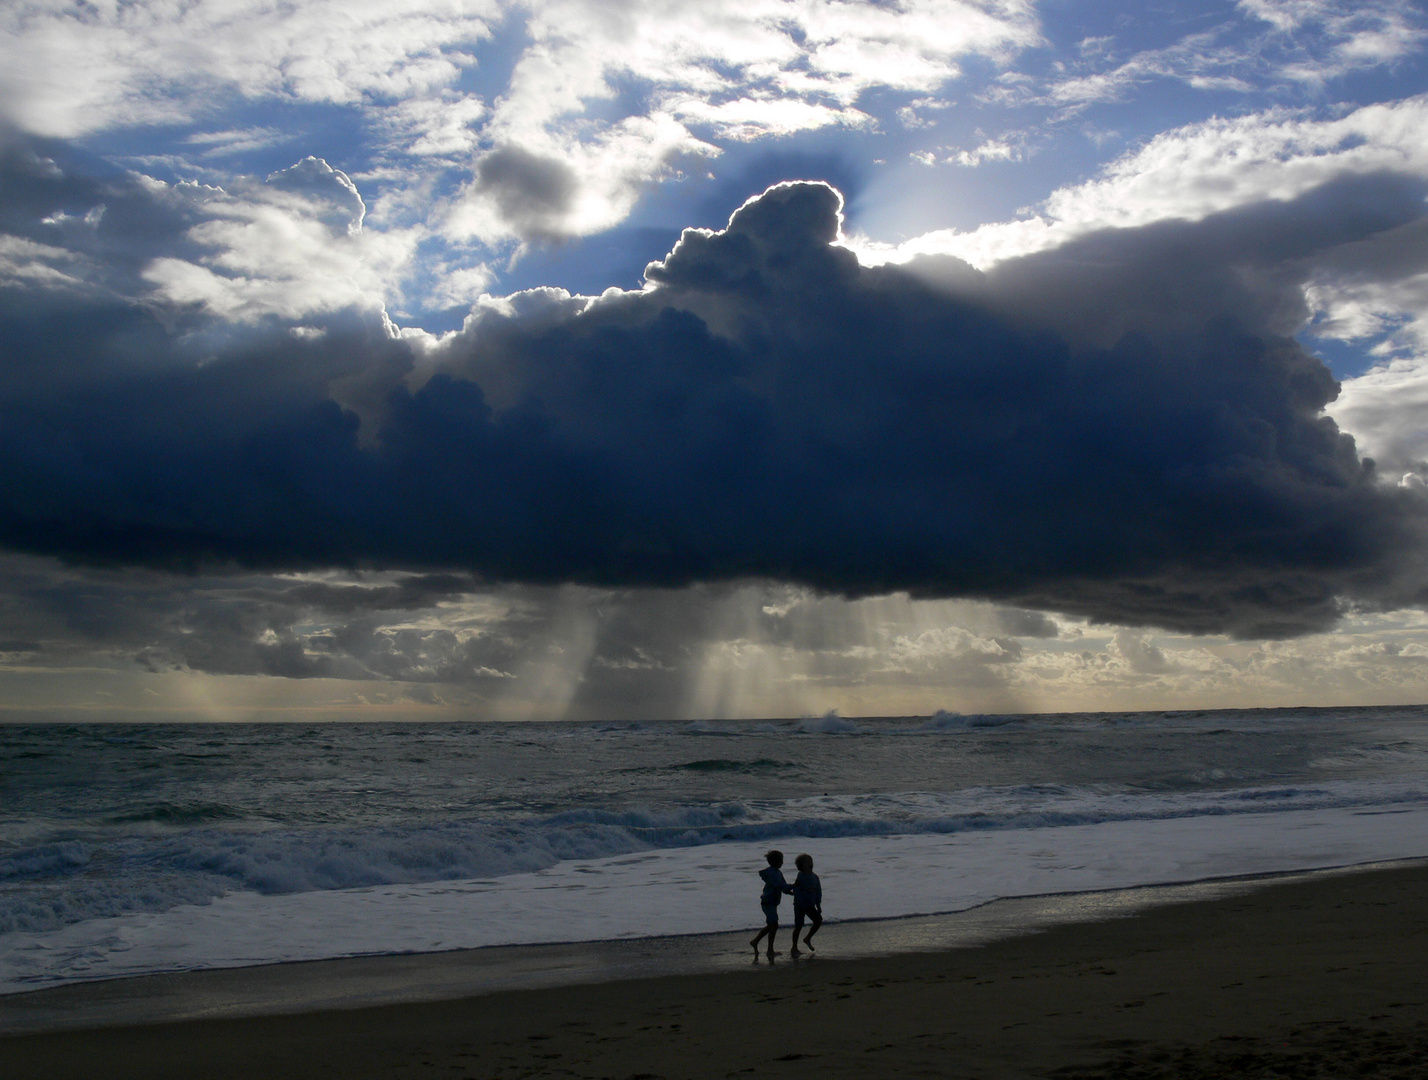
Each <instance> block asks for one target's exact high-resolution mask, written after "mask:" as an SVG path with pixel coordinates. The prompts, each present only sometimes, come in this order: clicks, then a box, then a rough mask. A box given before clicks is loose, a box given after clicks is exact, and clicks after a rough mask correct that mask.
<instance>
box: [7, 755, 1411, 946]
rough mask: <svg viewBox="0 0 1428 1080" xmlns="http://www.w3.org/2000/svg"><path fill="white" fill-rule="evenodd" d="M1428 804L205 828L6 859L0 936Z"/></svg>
mask: <svg viewBox="0 0 1428 1080" xmlns="http://www.w3.org/2000/svg"><path fill="white" fill-rule="evenodd" d="M709 760H710V761H720V760H722V759H709ZM687 764H696V763H687ZM738 764H745V763H738ZM771 764H773V765H777V766H779V767H783V766H782V763H778V762H773V763H771ZM1424 804H1428V790H1425V789H1424V788H1423V787H1422V786H1419V785H1412V784H1391V783H1372V784H1355V783H1334V784H1325V785H1320V786H1305V787H1296V786H1279V787H1267V788H1253V789H1236V790H1229V791H1221V792H1214V793H1205V792H1197V793H1180V794H1173V793H1171V794H1166V793H1147V792H1130V791H1124V790H1120V791H1101V790H1096V789H1091V788H1075V787H1067V786H1032V785H1023V786H1015V787H1003V788H984V789H973V790H967V791H962V792H957V793H951V794H943V793H932V792H908V793H900V794H895V795H886V794H883V795H841V796H839V795H834V796H826V797H822V798H809V799H799V800H790V801H779V802H751V803H740V802H725V803H718V804H703V805H696V806H680V807H671V808H667V809H627V810H606V809H599V808H585V809H577V810H570V811H565V812H562V813H558V814H553V815H547V816H543V817H532V818H527V819H523V820H519V821H511V822H505V823H493V822H483V821H469V820H468V821H451V822H441V823H430V824H426V825H420V826H405V827H389V828H378V827H368V828H357V827H331V828H304V829H283V828H276V827H272V828H264V829H258V828H251V827H250V828H247V829H238V828H233V827H227V828H225V827H222V826H220V825H215V824H209V825H206V826H204V827H198V828H192V829H188V830H185V831H183V832H181V833H177V834H163V835H152V834H143V835H127V836H124V837H120V838H114V837H91V838H88V839H86V838H76V837H74V836H68V837H62V838H58V839H56V840H54V841H51V842H41V843H32V844H29V845H27V846H25V847H22V848H18V849H11V850H9V851H5V852H0V933H10V932H15V931H44V930H51V929H57V928H58V927H60V926H64V925H66V924H69V923H74V922H80V921H84V920H87V919H94V918H103V917H109V916H114V915H121V914H125V913H128V912H136V911H163V910H167V909H168V908H171V907H174V906H177V905H179V904H202V903H207V902H208V901H209V900H212V899H213V898H215V897H218V896H222V895H225V894H227V893H231V892H237V891H251V892H257V893H262V894H281V893H296V892H309V891H323V890H333V889H350V888H358V887H364V886H376V885H392V884H416V883H422V882H439V881H456V880H472V879H489V878H496V877H501V876H504V875H508V874H514V873H521V872H534V871H540V870H544V869H546V868H549V867H551V866H554V865H555V864H557V863H561V862H571V861H575V862H579V861H582V860H592V859H601V858H606V857H610V856H616V855H625V854H631V853H635V852H639V851H647V850H650V849H654V848H678V847H696V846H701V845H707V844H718V843H724V842H737V841H759V842H765V841H772V840H779V839H786V838H791V837H810V838H818V839H836V838H841V837H871V836H892V835H900V834H918V833H933V834H955V833H959V832H971V831H987V830H1035V829H1047V828H1056V827H1064V826H1095V825H1100V824H1105V823H1109V822H1119V821H1144V820H1156V819H1171V818H1188V817H1208V816H1227V817H1228V816H1234V815H1245V814H1256V815H1259V814H1274V813H1281V812H1285V811H1296V810H1312V809H1326V808H1359V809H1360V810H1362V811H1363V812H1386V811H1392V810H1393V809H1395V808H1404V807H1409V808H1415V807H1419V806H1422V805H1424Z"/></svg>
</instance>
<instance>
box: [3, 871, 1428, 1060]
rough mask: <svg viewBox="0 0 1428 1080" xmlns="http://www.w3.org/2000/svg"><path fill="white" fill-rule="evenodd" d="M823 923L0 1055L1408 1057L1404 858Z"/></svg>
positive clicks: (1424, 950)
mask: <svg viewBox="0 0 1428 1080" xmlns="http://www.w3.org/2000/svg"><path fill="white" fill-rule="evenodd" d="M838 935H839V927H837V926H829V927H827V928H825V930H824V932H823V934H821V935H820V939H815V943H816V944H819V945H820V952H819V955H818V956H817V957H816V958H812V959H803V960H799V961H797V962H793V961H789V960H788V959H787V958H784V959H783V960H781V961H780V962H779V963H777V964H776V965H774V966H773V967H769V966H768V965H766V964H762V963H761V964H758V965H757V966H755V965H753V964H751V963H747V961H746V964H747V966H746V967H745V969H744V970H735V971H722V972H710V973H703V974H686V975H670V976H661V977H655V978H640V979H627V980H624V981H616V982H606V983H599V984H588V985H580V986H565V987H549V988H543V989H528V990H506V991H501V992H495V993H487V994H482V995H479V996H474V997H467V998H465V999H462V1000H449V1001H435V1002H425V1003H423V1002H416V1001H413V1002H408V1003H402V1004H391V1005H382V1006H378V1007H369V1008H358V1009H350V1008H349V1009H336V1010H334V1009H328V1010H319V1011H310V1012H303V1013H291V1014H288V1015H277V1016H273V1015H269V1016H252V1017H239V1018H226V1019H204V1020H188V1021H183V1022H170V1023H163V1024H151V1025H146V1026H135V1025H127V1026H119V1027H108V1028H101V1029H95V1030H69V1031H55V1032H51V1033H48V1034H38V1035H33V1034H32V1035H16V1036H10V1037H5V1038H0V1076H3V1077H5V1078H6V1080H28V1078H31V1077H33V1078H41V1077H44V1078H54V1080H62V1078H67V1077H83V1078H85V1080H108V1078H122V1077H136V1078H146V1080H148V1078H152V1080H162V1078H167V1077H184V1078H188V1077H212V1078H222V1077H234V1078H237V1077H243V1078H250V1077H251V1078H257V1077H272V1078H283V1077H303V1078H307V1077H344V1078H362V1077H393V1078H405V1077H457V1078H459V1077H483V1078H484V1077H532V1076H551V1077H567V1076H569V1077H614V1078H618V1080H633V1078H645V1080H652V1078H655V1077H670V1078H676V1077H742V1076H756V1077H757V1076H776V1077H790V1078H793V1077H810V1078H812V1077H840V1076H859V1077H864V1076H871V1077H882V1076H888V1077H893V1076H898V1077H901V1076H939V1077H969V1078H970V1077H978V1078H1000V1077H1043V1076H1057V1077H1061V1078H1063V1080H1089V1078H1091V1077H1131V1078H1139V1077H1220V1076H1224V1077H1232V1076H1233V1077H1324V1078H1329V1077H1333V1078H1347V1077H1359V1076H1372V1077H1414V1078H1423V1077H1428V985H1425V980H1428V865H1425V864H1413V865H1410V866H1406V867H1405V866H1397V867H1393V868H1388V869H1375V870H1367V871H1364V872H1359V873H1347V874H1334V875H1325V876H1314V877H1309V878H1297V879H1289V880H1286V881H1282V882H1277V883H1272V884H1265V885H1263V886H1262V887H1259V888H1256V889H1254V890H1253V891H1250V892H1247V893H1242V894H1240V895H1231V896H1228V897H1222V898H1221V899H1215V900H1209V901H1201V902H1194V903H1180V904H1171V905H1167V906H1159V907H1151V908H1148V909H1144V910H1142V911H1141V913H1140V914H1137V915H1135V916H1133V917H1127V918H1117V919H1112V920H1109V921H1103V922H1096V923H1088V924H1080V925H1070V926H1059V927H1056V928H1053V929H1050V930H1045V931H1043V932H1040V933H1036V934H1033V935H1030V936H1022V937H1017V938H1013V939H1010V940H1000V941H995V942H993V943H991V944H986V945H981V946H978V947H969V948H959V949H951V950H946V951H940V952H918V953H904V954H900V955H893V956H884V957H868V958H861V959H838V958H837V956H836V954H837V953H838V951H839V940H838ZM787 944H788V938H787V931H785V932H784V934H783V935H782V940H781V941H780V946H781V947H784V948H786V947H787ZM751 955H752V954H751V953H750V954H748V956H750V957H751ZM411 962H414V963H416V964H417V967H418V969H419V968H420V965H421V962H420V961H417V960H413V961H411ZM342 963H348V964H360V963H361V962H359V961H348V962H342ZM351 970H354V971H356V970H359V969H356V968H353V969H351ZM264 971H266V972H267V974H266V975H265V976H264V977H265V978H268V979H270V980H271V979H273V978H279V979H281V978H285V977H288V978H291V977H292V973H290V972H284V969H283V968H271V969H264ZM212 974H214V975H215V976H219V977H227V978H231V977H234V976H236V975H237V973H221V974H220V973H212ZM24 997H26V998H30V997H34V998H36V999H37V1000H38V999H39V998H40V997H41V996H40V995H24Z"/></svg>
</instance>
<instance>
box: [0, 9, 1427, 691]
mask: <svg viewBox="0 0 1428 1080" xmlns="http://www.w3.org/2000/svg"><path fill="white" fill-rule="evenodd" d="M1426 54H1428V18H1425V16H1424V13H1423V12H1422V10H1421V8H1420V7H1418V6H1417V5H1414V4H1411V3H1405V2H1398V0H1384V2H1379V3H1366V4H1365V3H1359V4H1348V3H1338V2H1335V0H1240V2H1238V3H1226V2H1222V3H1178V2H1177V3H1157V4H1132V3H1072V2H1065V0H1063V2H1047V3H1031V2H1022V0H984V2H970V0H903V2H901V3H890V2H870V3H857V2H848V3H835V2H827V0H807V2H791V0H743V2H730V3H723V4H719V5H709V4H694V3H687V4H686V3H668V2H666V3H625V4H619V5H610V4H606V3H602V2H598V0H549V2H546V0H531V2H527V3H501V2H496V0H470V2H463V0H413V2H410V3H404V4H400V5H392V4H388V3H377V2H375V0H345V2H343V3H337V2H335V0H334V2H326V0H324V2H316V3H307V4H302V5H287V6H283V5H279V6H275V5H271V4H266V3H257V2H253V3H247V2H244V0H230V2H225V3H216V2H202V0H201V2H197V3H193V4H189V5H185V6H184V7H183V8H182V9H178V8H175V7H174V6H173V5H169V4H165V3H159V2H152V3H150V2H142V0H140V2H131V3H123V4H120V3H99V4H85V5H75V4H69V3H63V2H60V0H20V2H17V3H13V4H10V5H7V6H6V8H5V10H4V12H3V13H0V102H3V104H0V110H3V113H4V115H3V117H0V124H3V127H0V149H3V151H4V154H5V163H4V176H3V177H0V184H3V186H0V299H3V300H4V307H3V310H0V319H4V321H5V322H6V330H7V333H6V335H5V340H6V341H7V344H6V345H5V346H4V347H3V352H0V362H3V364H4V366H5V368H6V369H7V370H8V373H7V374H5V375H4V376H3V379H0V383H3V385H0V395H3V397H2V398H0V400H3V406H4V409H5V410H6V413H7V415H8V416H10V417H11V420H10V421H8V422H9V423H10V424H11V427H12V430H17V431H20V432H21V434H19V435H15V436H14V437H13V438H12V439H11V440H10V441H9V443H8V444H6V445H4V446H0V470H3V473H4V475H5V476H7V477H8V479H6V480H4V481H3V482H0V543H3V544H4V545H5V548H6V551H7V552H8V554H5V555H3V556H0V700H2V702H3V704H5V706H6V707H7V708H8V709H9V710H10V711H11V713H12V714H13V715H16V716H20V715H27V716H28V715H71V714H73V715H81V716H95V717H99V716H107V715H114V716H123V717H132V716H136V715H147V714H149V713H154V712H157V713H159V714H161V715H172V716H185V717H188V716H201V717H209V716H211V717H215V718H234V717H249V716H260V717H269V716H271V717H282V716H309V715H310V716H324V717H329V716H334V717H336V716H340V717H359V716H364V715H373V716H376V715H382V716H392V715H413V716H428V717H437V716H463V717H482V716H491V717H510V718H525V717H529V718H558V717H590V718H594V717H599V718H610V717H620V716H626V715H641V716H645V715H650V716H653V715H659V716H710V715H726V714H729V715H787V714H790V713H801V712H823V711H825V710H828V709H839V710H842V711H843V712H845V713H848V714H855V713H857V714H864V715H867V714H877V713H883V714H893V713H912V712H931V711H932V710H934V709H936V708H953V709H966V710H1006V709H1037V710H1055V709H1084V708H1107V709H1115V708H1159V707H1201V706H1211V705H1275V704H1301V703H1324V702H1329V701H1333V702H1343V703H1368V702H1375V701H1383V702H1389V701H1419V700H1422V699H1423V698H1424V696H1425V693H1428V622H1426V621H1425V620H1424V618H1423V612H1422V598H1423V597H1424V596H1428V580H1425V579H1424V576H1423V568H1422V567H1421V565H1420V560H1419V558H1418V556H1417V554H1416V552H1417V551H1418V550H1419V540H1420V539H1421V538H1422V535H1423V534H1422V529H1423V524H1424V522H1425V521H1428V511H1425V510H1424V508H1423V506H1422V504H1421V503H1422V499H1423V496H1422V490H1423V488H1424V479H1423V478H1424V477H1428V465H1425V459H1428V426H1425V425H1424V424H1423V423H1422V421H1421V419H1420V417H1421V416H1422V415H1423V413H1422V408H1423V406H1424V405H1425V404H1428V361H1425V355H1428V351H1426V350H1428V322H1425V321H1424V316H1425V314H1428V256H1423V255H1421V254H1419V252H1420V251H1422V250H1424V249H1423V247H1422V241H1423V239H1424V237H1425V228H1426V227H1428V218H1425V215H1424V196H1425V194H1428V150H1425V147H1428V78H1425V75H1428V71H1425V55H1426ZM790 181H812V182H818V183H820V184H826V185H830V186H831V188H832V189H835V190H836V192H837V193H838V194H837V195H836V196H830V197H829V198H831V199H832V200H833V201H829V198H825V197H824V196H823V195H821V194H819V192H824V191H827V190H828V189H827V188H822V187H808V188H801V189H796V188H779V189H776V190H777V191H779V192H782V193H783V194H779V195H775V194H774V193H770V194H769V195H768V196H763V195H762V193H764V192H765V190H766V189H769V188H770V187H771V186H773V185H778V184H784V183H787V182H790ZM749 200H758V201H757V202H755V203H750V204H749V206H748V207H747V208H746V212H745V214H744V217H743V219H742V221H743V224H741V225H739V226H737V227H734V228H731V230H730V233H729V234H728V236H723V235H722V234H719V233H718V230H723V229H725V227H726V226H728V225H729V223H730V215H731V214H733V213H734V212H735V211H736V210H738V209H739V208H740V207H741V206H744V205H745V204H746V202H747V201H749ZM833 214H837V215H840V216H839V217H837V218H836V219H835V218H834V217H831V216H829V215H833ZM691 228H692V229H696V230H705V232H703V233H693V234H689V237H690V239H688V240H687V242H686V243H684V244H682V245H681V248H680V252H682V255H681V254H680V252H676V253H675V255H670V252H671V250H672V249H673V248H674V245H675V244H676V243H677V242H679V241H680V237H681V235H682V234H683V231H684V230H686V229H691ZM826 229H833V230H834V231H835V232H836V236H835V235H827V236H825V232H824V230H826ZM741 237H742V238H743V239H741ZM830 240H831V241H832V247H831V248H830V247H829V241H830ZM740 244H743V245H744V246H743V247H740V246H739V245H740ZM749 244H752V245H753V247H749V246H748V245H749ZM805 244H812V245H813V246H812V247H811V248H805V247H804V246H803V245H805ZM751 251H757V252H758V254H757V256H756V257H755V256H753V255H750V252H751ZM840 252H841V253H842V254H839V253H840ZM750 258H756V264H754V263H747V260H748V259H750ZM730 260H733V261H732V262H731V261H730ZM739 260H744V262H740V261H739ZM758 260H762V261H758ZM850 260H851V261H850ZM656 262H658V263H660V264H661V265H662V267H663V269H662V270H660V271H657V272H655V273H654V274H653V276H652V277H651V278H650V279H649V280H648V281H647V280H646V278H645V267H646V266H647V265H648V264H651V263H656ZM716 264H717V266H722V267H724V269H723V270H718V269H716ZM736 264H737V265H741V266H745V269H744V270H743V271H740V272H741V273H746V274H751V275H754V276H755V277H757V278H758V280H759V281H761V282H763V284H762V285H761V286H759V288H758V289H755V290H754V291H752V292H751V291H750V290H749V288H746V287H745V286H743V285H737V284H734V283H733V281H734V279H732V278H729V279H725V278H720V277H719V276H718V275H719V274H722V273H726V272H728V273H732V272H733V271H732V270H731V269H730V267H733V266H734V265H736ZM746 264H747V265H746ZM789 267H793V268H794V269H788V268H789ZM661 274H663V277H661ZM760 275H761V276H760ZM741 280H743V279H741ZM747 280H750V281H751V280H754V278H753V277H750V278H748V279H747ZM721 282H722V283H721ZM607 289H614V290H618V291H617V292H614V293H608V294H606V295H605V296H604V297H601V299H599V300H591V299H589V298H593V297H600V296H601V294H602V293H605V290H607ZM895 311H896V312H901V313H902V314H900V315H898V316H897V317H896V318H895V317H894V315H893V312H895ZM840 320H846V323H845V322H842V321H840ZM879 327H881V328H882V329H876V328H879ZM919 328H920V329H919ZM963 335H965V338H964V337H963ZM816 341H818V342H823V344H821V345H819V346H818V348H820V349H822V350H823V352H822V354H821V355H819V356H815V355H814V354H813V352H812V351H811V350H813V349H814V345H813V343H814V342H816ZM612 342H613V343H617V344H612ZM978 350H984V351H981V352H979V351H978ZM986 350H991V351H986ZM994 353H995V357H994V355H993V354H994ZM994 359H995V362H993V361H994ZM819 364H825V365H826V370H825V371H824V373H823V374H820V368H819ZM1320 364H1322V365H1323V367H1320V366H1319V365H1320ZM721 365H722V366H721ZM1068 365H1069V366H1068ZM1325 368H1327V371H1326V370H1325ZM1070 371H1074V372H1080V373H1082V374H1080V375H1077V376H1076V377H1074V378H1073V377H1071V376H1070V375H1068V374H1067V373H1068V372H1070ZM835 372H836V376H835V374H834V373H835ZM1330 373H1332V376H1333V378H1334V379H1337V380H1339V383H1340V385H1339V387H1338V388H1337V390H1335V389H1334V388H1333V385H1332V381H1331V380H1329V374H1330ZM835 378H836V380H840V381H838V382H837V385H838V386H840V387H842V388H843V392H844V393H845V394H846V395H848V398H849V400H844V401H839V400H836V399H835V398H833V397H825V391H827V390H828V387H829V386H832V385H833V383H832V382H828V380H833V379H835ZM617 383H618V386H619V389H618V391H617V390H616V389H613V387H615V385H616V384H617ZM825 383H826V385H825ZM671 395H674V396H673V397H671ZM969 395H970V396H972V397H975V396H976V395H985V398H984V399H982V398H978V400H979V401H980V402H981V404H978V405H976V406H975V407H972V406H969V405H968V404H967V402H968V401H969V400H970V398H969ZM675 400H677V401H678V402H679V403H680V404H679V408H683V409H687V410H689V411H688V412H687V413H680V414H679V415H680V416H684V417H685V420H684V421H681V422H680V423H675V422H673V421H669V422H666V421H667V419H668V418H667V417H657V416H655V412H656V411H658V409H660V408H665V407H668V408H674V406H672V405H669V402H671V401H675ZM661 402H663V403H664V404H663V405H660V404H659V403H661ZM453 410H455V411H453ZM652 410H654V411H652ZM701 410H704V411H701ZM739 410H743V411H742V412H740V411H739ZM735 412H738V415H739V416H741V417H743V419H741V420H739V421H738V422H737V424H736V423H735V421H734V420H731V419H730V417H731V416H733V415H734V414H735ZM458 414H459V416H460V418H461V419H460V422H459V424H458V423H457V421H456V420H454V419H452V417H456V416H457V415H458ZM1226 416H1233V417H1234V418H1235V419H1234V421H1233V422H1230V421H1226V420H1224V417H1226ZM1213 417H1220V419H1219V420H1213V419H1211V418H1213ZM443 424H456V425H457V426H456V427H451V428H450V429H449V430H448V428H446V427H443V426H442V425H443ZM979 424H980V425H981V427H979ZM461 425H466V426H461ZM521 425H530V426H529V427H528V428H527V427H522V426H521ZM699 425H704V426H703V427H701V426H699ZM739 425H743V426H739ZM759 425H766V427H761V426H759ZM998 425H999V426H998ZM953 429H955V431H954V430H953ZM518 431H527V432H528V434H527V435H524V436H520V437H519V438H518V436H517V434H515V433H516V432H518ZM855 431H856V435H855V434H853V433H854V432H855ZM530 432H538V433H539V434H538V435H536V434H529V433H530ZM738 432H743V434H742V435H739V434H737V433H738ZM978 432H981V433H980V434H978ZM1017 432H1020V433H1021V434H1009V433H1017ZM1344 435H1347V436H1350V437H1352V440H1353V441H1352V443H1349V442H1348V441H1347V440H1345V439H1343V438H1342V437H1341V436H1344ZM519 439H524V440H525V441H524V442H522V441H519ZM800 439H801V440H803V441H802V442H799V441H798V440H800ZM443 440H444V441H443ZM503 440H504V441H503ZM512 440H515V441H512ZM532 440H535V441H532ZM542 440H543V441H542ZM700 440H704V441H700ZM536 442H539V446H538V447H537V446H536ZM812 446H817V447H819V448H820V449H819V450H818V453H817V454H815V455H814V456H812V457H809V456H808V455H809V454H812V453H813V451H811V450H809V449H808V448H809V447H812ZM919 447H920V448H921V449H920V450H919V449H918V448H919ZM483 455H484V456H483ZM522 455H528V456H522ZM819 455H822V456H819ZM938 455H943V457H939V456H938ZM1365 458H1368V459H1372V462H1373V465H1372V466H1367V465H1364V464H1363V460H1364V459H1365ZM959 462H960V463H961V464H960V465H959V464H958V463H959ZM1247 463H1248V464H1247ZM959 469H960V471H959ZM726 474H727V475H726ZM473 476H474V477H476V478H475V479H473ZM482 476H485V477H487V479H486V480H482V479H481V477H482ZM1227 477H1233V478H1234V479H1233V480H1230V479H1226V478H1227ZM414 492H421V493H422V495H421V497H420V498H418V497H417V496H416V495H414V494H413V493H414ZM790 507H806V509H805V510H799V511H798V512H797V513H795V512H793V511H791V510H790V509H789V508H790ZM567 533H568V535H566V534H567ZM632 552H636V553H638V552H644V553H645V554H643V555H639V554H631V553H632Z"/></svg>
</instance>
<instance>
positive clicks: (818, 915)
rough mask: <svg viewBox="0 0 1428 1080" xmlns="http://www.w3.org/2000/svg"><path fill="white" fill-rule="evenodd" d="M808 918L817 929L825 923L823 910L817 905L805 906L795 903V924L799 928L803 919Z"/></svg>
mask: <svg viewBox="0 0 1428 1080" xmlns="http://www.w3.org/2000/svg"><path fill="white" fill-rule="evenodd" d="M804 919H807V920H808V921H809V922H811V923H812V924H813V928H814V929H815V930H816V929H818V928H819V927H820V926H822V925H823V912H821V911H819V910H818V909H817V908H816V907H804V906H803V905H802V904H794V905H793V925H794V928H795V929H797V928H799V927H801V926H802V925H803V920H804Z"/></svg>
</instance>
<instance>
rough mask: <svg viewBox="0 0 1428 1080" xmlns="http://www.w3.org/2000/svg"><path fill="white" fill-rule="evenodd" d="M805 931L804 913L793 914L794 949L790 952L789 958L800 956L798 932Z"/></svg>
mask: <svg viewBox="0 0 1428 1080" xmlns="http://www.w3.org/2000/svg"><path fill="white" fill-rule="evenodd" d="M802 929H803V912H801V911H796V912H794V914H793V947H792V948H791V949H789V950H788V955H789V956H797V955H798V932H799V931H800V930H802Z"/></svg>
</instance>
